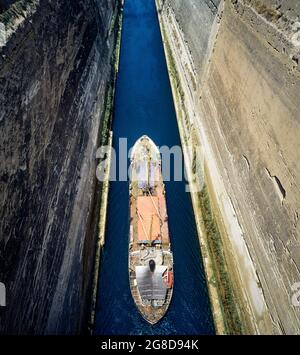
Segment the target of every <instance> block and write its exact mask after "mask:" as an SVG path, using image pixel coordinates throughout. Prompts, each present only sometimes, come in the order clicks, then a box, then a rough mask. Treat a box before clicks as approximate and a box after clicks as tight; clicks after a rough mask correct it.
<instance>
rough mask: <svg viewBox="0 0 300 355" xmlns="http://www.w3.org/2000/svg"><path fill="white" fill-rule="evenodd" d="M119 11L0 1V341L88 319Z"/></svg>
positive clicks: (72, 327)
mask: <svg viewBox="0 0 300 355" xmlns="http://www.w3.org/2000/svg"><path fill="white" fill-rule="evenodd" d="M11 3H13V4H11ZM10 5H11V6H10ZM119 9H120V8H119V2H118V1H115V0H107V1H99V0H96V1H91V0H88V1H81V0H79V1H69V0H67V1H51V2H50V1H46V0H40V1H38V0H31V1H18V2H16V3H15V4H14V2H13V1H10V2H1V11H0V39H1V40H0V127H1V132H2V134H1V136H0V157H1V158H0V171H1V173H0V214H1V218H0V281H1V282H3V283H4V284H5V286H6V292H7V302H6V307H1V309H0V333H5V334H7V333H10V334H12V333H13V334H16V333H17V334H74V333H79V332H82V331H83V328H84V327H85V325H86V323H87V321H88V319H87V317H88V312H89V309H90V308H89V307H90V299H91V298H90V297H91V288H92V276H93V270H94V261H95V250H96V239H97V238H96V235H97V233H96V232H97V223H98V220H99V210H97V208H95V207H96V206H97V203H98V202H97V197H99V193H98V194H97V193H96V194H95V189H96V186H97V185H96V173H95V172H96V165H97V160H96V150H97V148H98V146H99V144H100V142H102V137H103V132H101V130H103V129H104V128H103V125H102V122H103V120H104V116H105V111H106V107H107V97H108V96H109V94H108V93H109V92H110V90H111V87H112V84H113V79H114V75H115V68H114V65H115V60H114V57H115V55H114V48H115V44H116V38H117V33H118V21H117V19H118V13H119ZM107 129H108V130H109V127H108V128H107ZM106 135H107V137H108V134H106Z"/></svg>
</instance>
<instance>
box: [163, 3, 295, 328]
mask: <svg viewBox="0 0 300 355" xmlns="http://www.w3.org/2000/svg"><path fill="white" fill-rule="evenodd" d="M211 3H212V1H206V0H202V1H198V2H197V5H195V2H194V1H192V0H191V1H184V4H183V1H180V0H174V1H165V2H164V10H163V11H162V13H163V16H162V17H163V19H164V22H165V24H166V26H167V27H168V29H169V30H168V31H166V32H167V36H169V40H170V43H173V44H172V45H171V47H172V51H173V54H174V57H175V58H176V64H177V71H178V73H179V74H178V75H179V77H180V80H181V83H182V88H183V91H184V93H185V95H184V101H185V105H186V111H187V113H188V117H189V127H188V128H187V131H188V130H190V134H191V132H192V131H193V130H196V131H197V132H198V134H199V137H200V141H201V140H202V143H203V142H204V141H205V142H206V143H207V144H206V147H205V144H204V150H205V154H206V159H207V166H208V170H209V174H210V177H211V181H212V185H215V187H216V190H217V193H216V196H217V199H218V202H219V206H220V209H221V213H222V215H223V219H224V220H225V222H224V224H225V225H226V226H227V227H228V228H227V232H228V242H229V243H231V249H232V250H235V252H234V254H235V255H234V257H235V262H236V266H237V269H239V270H240V277H241V279H242V282H241V287H243V288H244V289H246V290H247V297H248V301H249V303H250V304H251V306H250V308H249V314H250V313H251V318H252V320H253V323H254V324H256V327H257V329H256V331H257V332H272V333H289V334H295V333H299V332H300V309H299V307H295V306H294V305H293V304H292V295H293V291H292V285H293V284H294V283H295V282H299V281H300V227H299V210H300V107H299V102H300V71H299V59H298V58H299V50H300V43H299V34H300V32H299V28H300V27H299V22H297V21H298V20H297V19H298V18H299V15H300V9H299V2H298V1H293V0H290V1H275V0H274V1H273V0H272V1H270V0H267V1H263V0H261V1H258V0H257V1H240V0H232V1H229V0H226V1H221V2H220V3H219V4H218V3H214V4H215V5H216V6H215V7H218V9H217V10H216V9H215V7H212V6H211ZM161 5H162V2H161ZM183 8H184V10H183ZM209 11H211V13H210V15H209V16H206V14H207V13H208V12H209ZM183 13H189V14H190V16H183V15H182V14H183ZM207 44H208V45H207ZM182 73H184V74H182ZM208 152H209V154H208ZM213 168H215V169H213ZM220 181H221V182H222V186H224V191H222V189H221V188H219V187H218V186H217V185H219V182H220ZM225 195H227V197H228V201H229V203H225V200H224V196H225ZM230 209H232V211H233V215H234V217H235V218H237V221H238V224H239V227H240V232H241V235H240V237H241V238H240V239H239V242H237V234H239V233H238V231H237V229H236V228H232V223H231V221H230V217H229V215H228V210H230ZM226 220H227V221H226ZM241 243H245V245H246V247H247V250H248V251H249V255H250V260H252V266H253V267H254V270H255V273H256V274H257V276H258V282H256V283H257V285H254V284H253V282H252V285H251V282H249V280H248V281H247V278H248V276H249V275H248V271H247V270H248V269H249V267H247V268H246V267H245V260H246V259H245V254H243V253H240V255H239V251H241V249H239V246H238V244H241ZM234 245H235V247H236V249H235V247H234ZM253 280H254V279H253ZM254 283H255V282H254ZM257 286H258V288H259V289H260V290H261V292H262V293H261V294H260V295H259V293H258V292H257V290H256V289H257ZM262 295H263V302H262V301H261V300H260V298H262ZM265 308H266V311H267V313H268V314H269V316H266V312H265V310H264V309H265ZM262 311H263V312H262Z"/></svg>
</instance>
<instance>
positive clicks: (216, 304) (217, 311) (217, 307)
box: [155, 0, 226, 335]
mask: <svg viewBox="0 0 300 355" xmlns="http://www.w3.org/2000/svg"><path fill="white" fill-rule="evenodd" d="M155 3H156V8H157V15H158V20H159V26H160V30H161V36H162V42H163V46H164V51H165V58H166V62H167V68H168V72H169V78H170V83H171V89H172V95H173V101H174V106H175V111H176V117H177V124H178V129H179V135H180V140H181V144H182V149H183V155H184V161H185V166H186V171H187V174H188V178H189V182H190V185H191V190H192V191H195V190H196V189H195V188H194V187H196V185H195V181H194V179H192V175H193V174H192V164H191V160H190V157H189V154H188V151H187V147H186V143H185V135H184V130H183V127H182V123H181V120H180V110H181V108H180V106H179V104H178V100H177V95H178V90H177V87H176V83H175V81H174V78H173V76H172V75H171V63H170V58H169V55H170V53H169V51H168V48H167V45H166V43H167V41H168V39H167V38H166V36H165V32H164V31H165V30H164V24H163V19H162V16H161V14H160V10H159V9H160V4H159V1H158V0H155ZM190 195H191V199H192V205H193V210H194V216H195V221H196V227H197V234H198V238H199V242H200V248H201V253H202V260H203V265H204V271H205V276H206V284H207V288H208V292H209V298H210V302H211V308H212V314H213V319H214V324H215V329H216V333H217V334H218V335H225V334H226V330H225V324H224V323H225V322H224V318H223V312H222V308H221V304H220V301H219V295H218V292H217V290H216V287H215V286H214V285H212V283H211V282H209V280H210V279H212V278H213V276H214V270H213V267H212V260H211V257H210V254H209V251H208V250H209V246H208V243H207V239H206V233H205V232H204V226H203V220H202V213H201V211H200V207H199V201H198V200H199V198H198V196H197V195H198V194H197V193H195V192H190Z"/></svg>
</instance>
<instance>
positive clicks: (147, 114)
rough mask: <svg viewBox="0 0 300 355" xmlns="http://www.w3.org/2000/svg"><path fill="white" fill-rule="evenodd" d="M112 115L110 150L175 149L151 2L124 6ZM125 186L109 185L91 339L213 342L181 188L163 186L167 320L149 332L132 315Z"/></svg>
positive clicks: (192, 226)
mask: <svg viewBox="0 0 300 355" xmlns="http://www.w3.org/2000/svg"><path fill="white" fill-rule="evenodd" d="M115 100H116V101H115V112H114V123H113V131H114V142H113V144H114V148H115V149H116V150H117V152H118V150H119V143H118V140H119V138H121V137H122V138H123V137H126V138H127V139H128V146H129V147H131V146H132V145H133V144H134V143H135V141H136V140H137V139H138V138H139V137H140V136H142V135H143V134H147V135H148V136H149V137H151V138H152V139H153V141H154V142H155V143H156V144H157V145H158V146H162V145H167V146H170V147H172V146H174V145H180V138H179V132H178V127H177V122H176V116H175V110H174V104H173V99H172V93H171V88H170V82H169V77H168V72H167V66H166V61H165V56H164V51H163V45H162V39H161V34H160V28H159V23H158V18H157V14H156V9H155V3H154V0H126V1H125V9H124V23H123V34H122V45H121V58H120V71H119V76H118V81H117V88H116V99H115ZM128 188H129V185H128V183H127V182H112V183H111V186H110V193H109V205H108V216H107V229H106V244H105V248H104V250H103V253H102V261H101V266H100V274H99V275H100V276H99V278H100V279H99V290H98V299H97V302H98V303H97V313H96V334H105V335H112V334H124V335H127V334H146V335H151V334H153V335H154V334H155V335H156V334H172V335H173V334H180V335H183V334H213V333H214V326H213V320H212V315H211V310H210V304H209V299H208V293H207V287H206V281H205V277H204V271H203V265H202V261H201V254H200V250H199V242H198V238H197V232H196V226H195V219H194V215H193V210H192V204H191V198H190V195H189V194H188V193H186V192H185V182H184V181H182V182H174V181H171V182H166V192H167V205H168V213H169V229H170V237H171V242H172V250H173V253H174V271H175V275H174V281H175V285H174V293H173V299H172V303H171V305H170V308H169V311H168V313H167V314H166V316H165V317H164V318H163V319H162V320H161V322H159V323H158V324H157V325H155V326H150V325H148V324H147V323H146V322H145V321H144V320H143V319H142V317H141V316H140V314H139V313H138V311H137V309H136V307H135V305H134V302H133V299H132V297H131V294H130V289H129V281H128V225H129V222H128V220H129V211H128V203H129V201H128V198H129V197H128V196H129V192H128Z"/></svg>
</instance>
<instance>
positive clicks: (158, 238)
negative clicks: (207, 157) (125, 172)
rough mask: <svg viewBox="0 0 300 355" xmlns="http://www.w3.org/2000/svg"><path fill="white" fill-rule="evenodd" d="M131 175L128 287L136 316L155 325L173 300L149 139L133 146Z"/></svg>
mask: <svg viewBox="0 0 300 355" xmlns="http://www.w3.org/2000/svg"><path fill="white" fill-rule="evenodd" d="M130 172H131V184H130V192H129V196H130V203H129V208H130V223H129V225H130V230H129V263H128V269H129V270H128V271H129V284H130V289H131V294H132V297H133V299H134V302H135V304H136V306H137V308H138V310H139V312H140V313H141V315H142V316H143V318H144V319H145V320H146V321H147V322H148V323H150V324H152V325H154V324H156V323H157V322H159V321H160V320H161V319H162V318H163V317H164V315H165V314H166V312H167V310H168V308H169V305H170V302H171V299H172V295H173V254H172V251H171V243H170V237H169V229H168V214H167V207H166V198H165V186H164V183H163V179H162V174H161V159H160V153H159V150H158V149H157V147H156V146H155V144H154V143H153V142H152V140H151V139H150V138H149V137H147V136H143V137H142V138H140V139H139V140H138V141H137V143H136V144H135V146H134V148H133V150H132V155H131V169H130Z"/></svg>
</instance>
